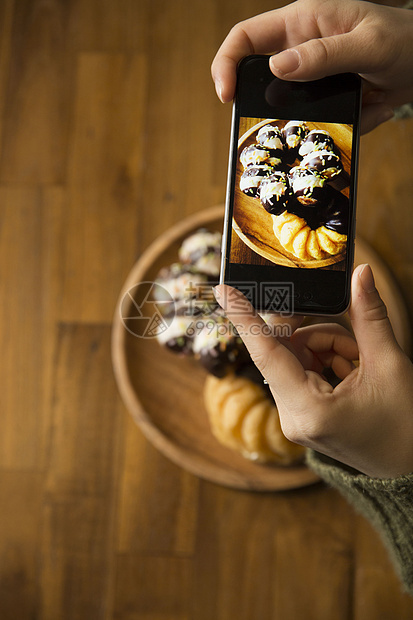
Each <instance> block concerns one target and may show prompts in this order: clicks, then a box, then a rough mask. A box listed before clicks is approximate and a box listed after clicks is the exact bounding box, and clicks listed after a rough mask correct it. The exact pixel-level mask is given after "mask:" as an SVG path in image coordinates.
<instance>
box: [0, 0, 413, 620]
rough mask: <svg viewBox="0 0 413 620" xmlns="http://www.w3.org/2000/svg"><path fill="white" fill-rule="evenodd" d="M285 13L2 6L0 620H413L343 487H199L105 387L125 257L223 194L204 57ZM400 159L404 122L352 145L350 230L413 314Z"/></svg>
mask: <svg viewBox="0 0 413 620" xmlns="http://www.w3.org/2000/svg"><path fill="white" fill-rule="evenodd" d="M280 4H284V2H282V3H281V2H280V1H279V0H276V1H274V0H271V2H270V0H257V2H255V3H254V4H253V5H252V4H251V2H247V1H246V0H237V2H235V1H234V0H219V1H218V0H210V1H209V2H201V0H191V1H188V0H174V1H173V2H165V1H161V0H118V1H113V0H2V2H0V147H1V148H0V239H1V243H0V295H1V300H2V303H1V307H0V308H1V309H0V344H1V351H2V355H1V358H0V375H1V377H2V389H1V392H0V618H1V620H34V619H36V620H211V618H217V619H219V620H233V619H234V618H237V619H238V620H258V619H259V620H273V619H274V618H283V619H286V620H296V619H297V618H305V619H306V620H331V619H332V618H334V619H336V620H350V619H351V620H353V619H354V620H388V619H389V618H397V619H398V620H408V619H410V618H412V615H413V602H412V600H411V599H410V598H409V597H407V596H406V595H404V594H403V593H402V592H401V589H400V585H399V583H398V580H397V578H396V577H395V575H394V571H393V569H392V566H391V564H390V561H389V559H388V557H387V554H386V552H385V550H384V548H383V546H382V544H381V542H380V540H379V538H378V536H377V534H376V533H375V531H374V530H373V529H372V527H371V525H370V524H369V523H368V522H366V521H365V520H364V519H363V518H362V517H360V516H358V515H356V514H355V513H354V511H353V509H352V508H351V507H350V506H349V505H348V504H347V503H346V501H345V500H344V499H342V498H341V496H340V495H339V494H338V493H336V492H335V491H333V490H331V489H329V488H327V487H326V486H324V485H323V484H317V485H314V486H312V487H308V488H306V489H300V490H292V491H285V492H279V493H268V494H260V493H254V492H240V491H236V490H232V489H228V488H224V487H222V486H219V485H217V484H214V483H211V482H207V481H203V480H201V479H199V478H198V477H196V476H194V475H193V474H190V473H188V472H187V471H185V470H183V469H181V468H180V467H178V466H177V465H175V464H174V463H172V462H171V461H170V460H168V459H167V458H165V456H163V455H162V454H161V453H160V452H159V451H157V450H156V449H155V448H154V447H153V446H152V445H151V444H150V443H148V442H147V440H146V439H145V438H144V436H143V434H142V433H141V431H140V430H139V428H138V427H137V426H136V424H135V422H134V420H133V419H132V417H131V415H130V414H129V413H128V412H127V411H126V408H125V407H124V406H123V404H122V401H121V399H120V397H119V394H118V391H117V387H116V384H115V380H114V378H113V369H112V364H111V347H110V341H111V331H112V318H113V313H114V309H115V305H116V301H117V299H118V295H119V292H120V290H121V287H122V285H123V283H124V281H125V279H126V277H127V274H128V273H129V271H130V269H131V268H132V266H133V264H134V263H135V261H136V260H137V258H138V257H139V256H140V255H141V254H142V253H143V251H144V250H145V249H146V248H147V247H148V246H149V244H150V243H151V242H152V241H154V240H155V239H156V238H157V237H158V236H159V235H160V234H162V233H164V232H165V231H166V230H168V229H169V228H170V226H171V225H173V224H175V223H177V222H178V221H180V220H181V219H182V218H183V217H185V216H186V215H189V214H192V213H195V212H197V211H199V210H201V209H204V208H207V207H210V206H212V205H216V204H220V203H222V202H223V201H224V197H225V186H226V171H227V159H228V146H229V133H230V116H231V109H230V108H231V106H223V105H222V104H221V103H220V102H219V101H218V100H217V99H216V96H215V93H214V89H213V86H212V83H211V79H210V62H211V60H212V58H213V56H214V53H215V51H216V49H217V48H218V46H219V45H220V43H221V42H222V40H223V38H224V37H225V35H226V33H227V32H228V30H229V29H230V28H231V27H232V26H233V25H234V24H235V23H236V22H238V21H240V20H241V19H245V18H247V17H250V16H252V15H253V14H255V13H259V12H263V11H267V10H270V9H273V8H274V7H276V6H279V5H280ZM412 145H413V120H403V121H397V122H389V123H387V124H386V125H384V126H382V127H380V128H379V129H377V130H376V131H374V132H373V133H372V134H371V135H368V136H366V137H365V138H363V140H362V149H361V165H360V179H359V199H358V205H359V206H358V218H357V221H358V230H359V233H360V234H361V235H362V236H363V237H364V238H365V239H366V240H367V241H368V242H369V243H370V244H371V245H372V247H373V248H374V249H375V250H376V251H377V252H378V253H379V254H380V255H381V256H382V257H383V259H384V260H385V262H386V263H387V265H388V266H389V267H390V269H391V270H392V273H393V274H394V277H395V281H396V283H397V285H398V286H399V287H400V289H401V290H402V293H403V295H404V297H405V299H406V302H407V306H408V309H409V312H410V316H412V313H413V244H412V242H411V239H412V233H413V230H412V228H413V226H412V198H411V197H412V190H413V186H412V173H411V171H412V169H413V147H412ZM384 147H385V148H384ZM148 355H150V353H148ZM171 372H173V371H171ZM155 398H156V396H155Z"/></svg>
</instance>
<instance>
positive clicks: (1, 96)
mask: <svg viewBox="0 0 413 620" xmlns="http://www.w3.org/2000/svg"><path fill="white" fill-rule="evenodd" d="M13 9H14V0H4V1H3V2H2V3H1V5H0V140H2V138H3V110H4V104H5V100H6V92H7V82H8V78H9V71H10V56H11V39H12V36H11V35H12V23H13Z"/></svg>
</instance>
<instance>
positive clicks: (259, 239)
mask: <svg viewBox="0 0 413 620" xmlns="http://www.w3.org/2000/svg"><path fill="white" fill-rule="evenodd" d="M242 121H243V122H244V125H241V127H240V131H243V129H246V130H245V132H244V133H243V135H242V136H241V138H240V139H239V141H238V161H237V172H236V182H235V200H234V212H233V223H232V225H233V228H234V230H235V232H236V233H237V235H238V236H239V237H240V239H241V240H242V241H243V242H244V243H245V244H246V245H247V246H248V247H249V248H250V249H251V250H253V251H254V252H256V253H257V254H259V255H260V256H262V257H264V258H265V259H267V260H268V261H270V262H272V263H277V264H278V265H284V266H286V267H304V268H307V269H315V268H317V269H319V268H322V267H328V266H330V265H338V263H341V262H342V261H344V258H345V251H344V252H341V253H340V254H337V255H336V256H330V257H327V258H325V259H322V260H303V259H300V258H297V257H296V256H294V254H291V252H288V251H287V250H286V249H285V248H284V247H283V246H282V245H281V244H280V242H279V241H278V239H277V238H276V236H275V234H274V231H273V219H272V216H271V215H270V214H269V213H267V211H266V210H265V209H264V208H263V207H262V205H261V203H260V201H259V200H258V199H257V198H252V197H250V196H247V195H246V194H244V193H243V192H242V191H241V190H240V188H239V183H240V178H241V175H242V173H243V171H244V169H243V166H242V164H241V162H240V161H239V156H240V154H241V152H242V150H243V149H244V148H245V147H247V146H249V145H250V144H254V143H255V142H256V134H257V132H258V130H259V129H260V127H263V126H264V125H267V124H272V125H277V126H278V128H279V129H282V128H283V127H284V125H286V123H287V122H288V121H285V120H274V119H265V120H258V119H251V118H248V119H242ZM257 121H258V122H257ZM251 123H253V124H252V126H249V125H251ZM306 125H307V126H308V128H309V130H310V131H311V130H312V129H324V130H326V131H328V132H329V134H330V135H331V137H332V138H333V140H334V143H335V145H336V147H337V149H338V151H339V152H340V156H341V161H342V164H343V168H344V169H343V172H342V173H341V174H340V175H339V176H338V177H337V179H335V180H333V182H332V183H331V185H332V186H333V187H335V188H336V189H337V190H339V191H341V192H342V193H343V194H344V195H346V196H348V193H349V178H350V165H351V160H350V149H351V142H352V129H351V126H349V125H337V124H334V123H313V122H306ZM296 163H297V164H298V160H297V161H296ZM340 268H343V269H344V262H343V264H342V265H341V266H340Z"/></svg>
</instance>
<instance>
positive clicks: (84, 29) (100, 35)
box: [69, 0, 152, 52]
mask: <svg viewBox="0 0 413 620" xmlns="http://www.w3.org/2000/svg"><path fill="white" fill-rule="evenodd" d="M70 4H71V12H70V17H71V19H70V25H69V32H70V39H71V44H72V47H73V49H74V50H76V51H91V50H93V51H105V52H118V51H125V50H129V51H140V52H146V51H147V44H148V38H150V31H149V29H148V28H147V24H148V23H150V20H149V18H148V13H149V11H150V8H151V4H152V3H148V2H141V1H140V2H136V0H117V2H111V0H87V2H85V0H72V1H71V3H70Z"/></svg>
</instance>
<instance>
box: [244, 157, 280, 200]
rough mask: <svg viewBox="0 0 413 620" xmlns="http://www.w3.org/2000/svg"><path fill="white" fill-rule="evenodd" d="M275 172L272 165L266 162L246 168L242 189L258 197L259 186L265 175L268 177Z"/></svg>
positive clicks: (249, 194)
mask: <svg viewBox="0 0 413 620" xmlns="http://www.w3.org/2000/svg"><path fill="white" fill-rule="evenodd" d="M273 172H274V168H273V167H272V166H268V165H266V164H264V165H263V166H251V167H249V168H247V169H246V170H244V172H243V173H242V175H241V179H240V189H241V191H243V192H244V194H247V196H252V197H253V198H256V197H257V196H258V187H259V185H260V183H261V181H262V179H263V178H264V177H268V176H269V175H270V174H272V173H273Z"/></svg>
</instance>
